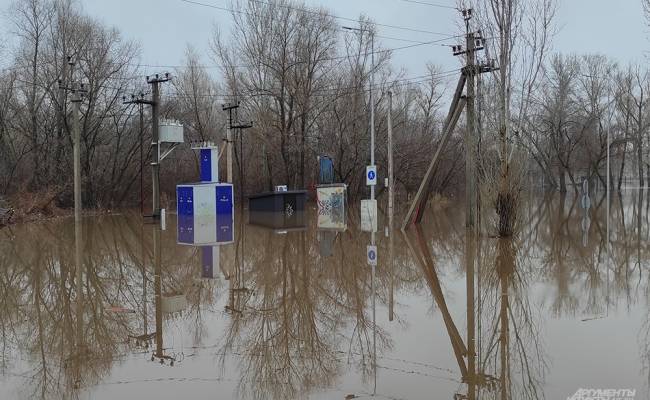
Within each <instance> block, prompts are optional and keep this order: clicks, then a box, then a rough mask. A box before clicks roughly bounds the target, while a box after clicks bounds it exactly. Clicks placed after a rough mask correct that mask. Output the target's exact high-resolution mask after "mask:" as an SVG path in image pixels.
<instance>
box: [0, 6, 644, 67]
mask: <svg viewBox="0 0 650 400" xmlns="http://www.w3.org/2000/svg"><path fill="white" fill-rule="evenodd" d="M80 1H81V3H82V4H83V7H84V9H85V11H86V12H87V13H88V14H90V15H92V16H94V17H95V18H97V19H99V20H101V21H103V22H104V23H106V24H107V25H110V26H114V27H116V28H118V29H119V30H120V31H121V32H122V34H123V35H124V37H125V38H127V39H134V40H137V41H138V42H139V43H140V44H141V46H142V59H141V62H142V63H143V64H154V65H177V64H182V63H183V53H184V50H185V47H186V44H187V43H191V44H192V45H193V46H195V47H196V48H197V49H198V50H199V51H201V52H202V53H204V54H205V57H204V60H203V62H204V63H205V64H210V63H212V61H211V60H210V59H209V58H208V56H207V50H208V41H209V38H210V36H211V35H212V32H213V26H215V25H218V26H219V27H220V29H221V30H222V31H224V33H227V32H228V31H229V28H230V14H229V13H228V12H227V11H221V10H217V9H212V8H207V7H203V6H199V5H193V4H188V3H184V2H182V1H181V0H80ZM197 1H199V2H202V3H206V4H214V5H217V6H221V7H227V6H228V4H229V0H197ZM430 1H431V2H435V3H438V4H444V5H450V6H453V5H455V2H454V1H453V0H435V1H434V0H430ZM305 2H306V3H307V4H310V5H323V6H325V7H326V8H328V9H329V10H331V12H332V13H333V14H335V15H338V16H342V17H349V18H356V17H358V16H359V15H360V14H362V13H363V14H365V15H368V16H369V17H371V18H373V19H374V20H375V21H376V22H378V23H383V24H391V25H400V26H405V27H411V28H416V29H422V30H427V31H435V32H442V33H449V34H454V33H457V23H458V21H459V19H460V18H459V16H458V13H457V11H455V10H453V9H445V8H437V7H429V6H425V5H418V4H412V3H408V2H404V1H401V0H305ZM559 2H560V10H559V14H558V17H557V20H556V23H557V25H558V26H559V27H560V28H561V30H560V32H559V34H558V35H557V36H556V38H555V40H554V50H555V51H558V52H563V53H569V52H576V53H592V52H598V53H603V54H606V55H608V56H610V57H612V58H613V59H615V60H618V61H619V62H621V63H627V62H630V61H635V62H640V61H642V60H644V57H643V54H644V52H645V51H646V50H647V49H648V48H650V45H649V42H648V35H647V31H648V30H647V29H646V27H645V25H644V19H643V13H642V7H641V0H559ZM9 3H10V1H9V0H0V4H2V5H3V6H4V7H3V8H4V9H6V8H7V7H8V4H9ZM342 23H343V22H342ZM378 34H379V35H382V36H390V37H394V38H402V39H407V40H416V41H430V40H435V39H439V38H441V36H437V35H432V34H427V33H417V32H410V31H405V30H399V29H392V28H384V27H382V28H379V33H378ZM378 40H380V41H381V42H382V45H383V46H384V47H388V48H393V47H400V46H405V45H408V44H409V43H408V42H405V41H397V40H389V39H378ZM449 43H451V42H449ZM427 61H433V62H434V63H437V64H441V65H442V66H443V68H444V69H453V68H456V67H457V66H458V61H457V60H455V59H454V57H453V56H452V55H451V51H450V49H449V48H446V47H442V46H435V45H427V46H419V47H415V48H412V49H407V50H402V51H396V52H395V53H394V56H393V65H394V66H395V67H396V68H401V67H403V68H405V69H406V76H417V75H421V74H423V73H424V72H425V69H424V65H425V63H426V62H427Z"/></svg>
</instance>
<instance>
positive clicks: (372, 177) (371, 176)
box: [366, 165, 377, 186]
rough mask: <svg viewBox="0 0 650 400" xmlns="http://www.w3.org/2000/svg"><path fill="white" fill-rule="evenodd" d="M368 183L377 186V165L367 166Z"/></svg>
mask: <svg viewBox="0 0 650 400" xmlns="http://www.w3.org/2000/svg"><path fill="white" fill-rule="evenodd" d="M366 185H368V186H375V185H377V166H376V165H368V166H367V167H366Z"/></svg>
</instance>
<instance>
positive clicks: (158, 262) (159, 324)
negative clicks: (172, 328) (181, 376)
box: [151, 224, 175, 367]
mask: <svg viewBox="0 0 650 400" xmlns="http://www.w3.org/2000/svg"><path fill="white" fill-rule="evenodd" d="M160 247H161V243H160V226H159V225H157V224H156V225H154V226H153V259H154V261H153V266H154V283H153V286H154V292H155V307H156V350H155V351H154V352H153V354H152V355H151V361H154V360H155V359H156V358H157V359H158V360H160V363H161V364H164V363H165V360H170V363H169V365H170V366H172V367H173V366H174V361H175V359H174V357H172V356H168V355H165V348H164V347H163V309H162V307H163V302H162V257H161V254H160V252H161V248H160Z"/></svg>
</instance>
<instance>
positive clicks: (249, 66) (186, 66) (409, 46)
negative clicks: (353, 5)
mask: <svg viewBox="0 0 650 400" xmlns="http://www.w3.org/2000/svg"><path fill="white" fill-rule="evenodd" d="M181 1H185V0H181ZM462 36H464V35H455V36H451V37H448V38H442V39H436V40H430V41H426V42H420V41H415V40H408V39H397V38H392V37H387V36H386V37H384V38H385V39H393V40H403V41H408V42H413V44H410V45H405V46H400V47H392V48H389V49H379V50H375V51H367V52H364V53H360V54H354V55H352V56H349V55H345V56H336V57H329V58H323V59H320V60H318V61H319V62H323V61H336V60H345V59H354V58H355V57H358V56H369V55H372V54H381V53H389V52H392V51H399V50H407V49H411V48H414V47H419V46H427V45H435V44H439V45H441V46H445V47H447V46H449V45H445V44H441V43H442V42H444V41H446V40H449V39H452V38H458V37H462ZM307 62H311V61H296V62H294V63H293V64H294V65H298V64H304V63H307ZM126 65H129V66H133V67H145V68H178V69H187V68H199V69H210V68H258V67H259V65H255V64H242V65H223V64H202V65H178V64H177V65H153V64H126Z"/></svg>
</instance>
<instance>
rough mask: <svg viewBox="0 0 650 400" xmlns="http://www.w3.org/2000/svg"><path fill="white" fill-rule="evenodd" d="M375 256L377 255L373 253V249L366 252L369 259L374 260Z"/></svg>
mask: <svg viewBox="0 0 650 400" xmlns="http://www.w3.org/2000/svg"><path fill="white" fill-rule="evenodd" d="M375 257H377V255H376V254H375V251H374V250H370V251H369V252H368V258H369V259H371V260H374V259H375Z"/></svg>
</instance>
